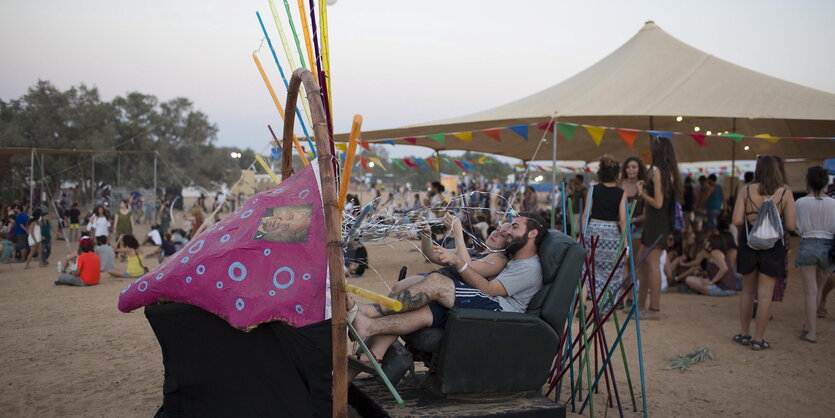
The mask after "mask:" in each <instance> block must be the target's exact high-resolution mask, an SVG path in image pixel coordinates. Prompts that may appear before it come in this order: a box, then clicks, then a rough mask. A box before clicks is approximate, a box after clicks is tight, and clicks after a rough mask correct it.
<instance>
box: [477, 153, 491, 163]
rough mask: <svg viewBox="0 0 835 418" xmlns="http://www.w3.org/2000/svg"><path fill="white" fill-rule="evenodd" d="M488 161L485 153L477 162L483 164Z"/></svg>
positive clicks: (488, 158)
mask: <svg viewBox="0 0 835 418" xmlns="http://www.w3.org/2000/svg"><path fill="white" fill-rule="evenodd" d="M489 162H490V157H488V156H486V155H485V156H483V157H481V158H479V159H478V163H479V164H484V163H489Z"/></svg>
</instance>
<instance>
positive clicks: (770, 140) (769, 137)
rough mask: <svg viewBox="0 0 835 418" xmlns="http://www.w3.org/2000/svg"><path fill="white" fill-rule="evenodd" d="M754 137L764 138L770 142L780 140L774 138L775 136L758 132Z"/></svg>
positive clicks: (773, 142)
mask: <svg viewBox="0 0 835 418" xmlns="http://www.w3.org/2000/svg"><path fill="white" fill-rule="evenodd" d="M754 137H755V138H760V139H765V140H766V141H768V142H771V143H772V144H775V143H777V141H779V140H780V138H775V137H773V136H771V135H769V134H759V135H754Z"/></svg>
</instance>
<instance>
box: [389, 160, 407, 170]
mask: <svg viewBox="0 0 835 418" xmlns="http://www.w3.org/2000/svg"><path fill="white" fill-rule="evenodd" d="M391 163H392V164H394V165H396V166H397V168H399V169H401V170H405V169H406V166H405V165H403V162H402V161H400V160H398V159H397V158H392V159H391Z"/></svg>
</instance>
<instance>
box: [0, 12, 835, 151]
mask: <svg viewBox="0 0 835 418" xmlns="http://www.w3.org/2000/svg"><path fill="white" fill-rule="evenodd" d="M289 2H290V6H291V9H292V10H293V13H294V16H296V22H299V20H298V17H297V14H298V11H297V5H296V1H295V0H289ZM276 3H277V6H278V7H279V10H280V16H281V17H282V20H283V22H282V23H284V24H285V25H286V21H284V19H285V18H284V17H283V16H284V11H283V9H284V7H283V2H282V0H277V2H276ZM305 3H306V4H307V1H305ZM317 3H318V1H317ZM590 3H593V4H590ZM255 11H260V12H261V15H262V17H263V18H264V19H265V24H266V26H267V29H268V31H269V33H270V37H271V38H273V44H274V45H275V46H276V47H277V48H279V50H278V51H277V52H278V54H279V59H280V60H281V62H282V65H283V66H284V70H285V72H287V73H289V68H288V67H289V65H288V64H287V62H286V59H285V58H284V54H283V52H282V51H281V50H280V48H281V46H280V45H281V43H280V41H279V38H278V33H277V31H276V28H275V24H274V23H273V19H272V15H271V13H270V9H269V3H268V1H267V0H258V1H250V0H246V1H244V0H240V1H228V0H227V1H220V0H200V1H191V0H188V1H186V0H176V1H170V0H169V1H161V0H145V1H122V0H110V1H92V0H90V1H84V0H80V1H72V2H68V1H63V2H59V1H37V0H29V1H25V2H24V1H10V0H0V39H2V41H0V57H2V60H0V62H2V64H0V98H2V99H3V100H9V99H11V98H16V97H19V96H21V95H22V94H24V93H25V91H26V89H27V88H28V87H30V86H32V85H33V84H34V83H35V82H36V81H37V80H38V79H43V80H49V81H51V82H53V83H54V84H56V85H57V86H58V88H60V89H66V88H68V87H70V86H72V85H77V84H80V83H85V84H87V85H95V86H97V87H98V88H99V91H100V92H101V94H102V97H103V99H105V100H110V99H112V98H113V97H114V96H116V95H123V94H125V93H126V92H129V91H139V92H143V93H149V94H154V95H156V96H157V97H158V98H159V99H160V100H168V99H171V98H174V97H178V96H183V97H187V98H189V99H191V100H192V101H193V102H194V103H195V106H196V107H197V108H198V109H200V110H202V111H203V112H205V113H207V114H208V116H209V118H210V120H211V121H212V122H214V123H216V124H217V125H218V127H219V128H220V132H219V134H218V144H219V145H228V146H243V147H251V148H253V149H256V150H261V149H263V148H264V146H265V144H266V141H267V139H268V138H269V132H268V131H267V129H266V125H267V124H272V125H273V126H274V127H276V126H280V121H279V119H278V115H277V112H276V110H275V107H274V105H273V104H272V101H271V99H270V97H269V95H268V93H267V91H266V89H265V88H264V85H263V82H262V81H261V78H260V76H259V75H258V71H257V69H256V67H255V65H254V63H253V61H252V58H251V57H250V54H251V52H252V51H253V50H255V49H257V48H258V46H259V44H260V43H261V39H262V38H263V35H262V34H261V29H260V27H259V25H258V21H257V19H256V17H255ZM650 19H651V20H654V21H655V22H656V23H657V24H658V25H659V26H660V27H661V28H662V29H664V30H665V31H667V32H668V33H669V34H671V35H672V36H674V37H676V38H678V39H680V40H682V41H683V42H685V43H688V44H690V45H692V46H694V47H696V48H698V49H701V50H702V51H705V52H707V53H709V54H713V55H715V56H717V57H719V58H721V59H725V60H727V61H730V62H733V63H735V64H738V65H742V66H744V67H747V68H749V69H752V70H756V71H759V72H762V73H765V74H768V75H771V76H775V77H779V78H782V79H785V80H788V81H792V82H795V83H799V84H802V85H805V86H809V87H812V88H816V89H820V90H823V91H827V92H830V93H832V92H835V76H833V74H835V47H833V46H832V45H833V44H835V25H833V24H832V22H833V20H835V1H824V0H821V1H812V0H795V1H792V2H786V1H770V0H760V1H727V0H725V1H699V2H671V1H630V2H624V1H605V2H604V1H599V2H557V1H544V0H541V1H522V0H518V1H486V0H482V1H475V0H468V1H460V0H456V1H452V0H424V1H411V2H406V1H392V0H390V1H377V0H338V2H337V3H336V4H334V5H333V6H331V7H330V8H329V11H328V20H329V25H330V27H329V39H330V55H331V71H332V89H333V92H332V96H333V100H334V106H333V108H334V111H335V122H336V130H337V131H338V132H344V131H346V130H348V129H349V127H350V122H351V118H352V116H353V115H354V114H355V113H360V114H362V115H363V117H364V124H363V128H364V129H366V130H373V129H383V128H393V127H398V126H402V125H407V124H413V123H421V122H427V121H432V120H437V119H444V118H449V117H454V116H459V115H464V114H468V113H472V112H475V111H479V110H484V109H487V108H490V107H494V106H497V105H500V104H504V103H506V102H508V101H511V100H515V99H518V98H521V97H524V96H527V95H529V94H532V93H535V92H537V91H540V90H542V89H545V88H547V87H549V86H551V85H554V84H556V83H559V82H560V81H563V80H565V79H566V78H568V77H570V76H572V75H574V74H575V73H577V72H579V71H581V70H583V69H585V68H586V67H588V66H590V65H592V64H594V63H595V62H597V61H598V60H600V59H601V58H603V57H605V56H606V55H608V54H609V53H611V52H612V51H614V50H615V49H617V48H618V47H619V46H620V45H622V44H623V43H624V42H626V41H627V40H628V39H629V38H631V37H632V36H633V35H634V34H635V33H636V32H637V31H638V30H639V29H640V28H641V27H642V26H643V23H644V21H646V20H650ZM286 30H287V31H288V36H289V37H290V40H289V42H290V44H291V45H293V40H292V35H290V33H289V27H287V28H286ZM302 42H303V41H302ZM259 57H260V58H261V61H262V63H263V64H264V66H265V68H266V69H267V71H268V74H269V76H270V78H271V80H272V83H273V85H274V87H275V88H276V90H277V92H278V94H279V96H280V97H282V101H283V97H284V93H285V90H284V87H283V83H282V82H281V79H280V77H279V75H278V71H277V69H276V67H275V64H274V63H273V61H272V57H271V55H270V54H269V51H268V50H267V48H266V46H265V47H264V48H263V49H262V50H261V51H260V53H259ZM288 76H289V74H288ZM390 150H393V151H391V152H392V155H395V156H396V155H404V154H406V153H418V154H424V155H425V154H428V151H422V150H425V149H422V148H413V147H397V149H396V150H395V148H391V149H390Z"/></svg>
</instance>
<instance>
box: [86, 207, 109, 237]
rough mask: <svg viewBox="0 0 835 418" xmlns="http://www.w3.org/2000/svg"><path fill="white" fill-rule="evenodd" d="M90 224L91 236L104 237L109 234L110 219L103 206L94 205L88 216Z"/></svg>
mask: <svg viewBox="0 0 835 418" xmlns="http://www.w3.org/2000/svg"><path fill="white" fill-rule="evenodd" d="M90 224H91V225H92V226H93V236H96V237H101V236H105V237H106V236H108V235H109V234H110V220H109V219H108V218H107V212H106V211H105V209H104V206H96V209H95V211H93V215H92V216H90Z"/></svg>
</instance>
